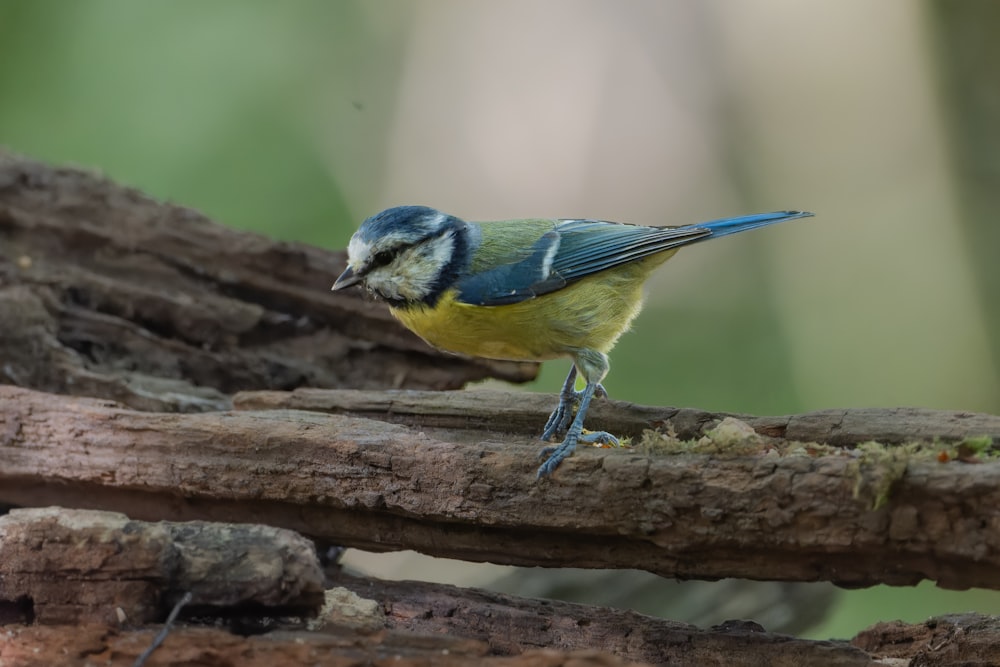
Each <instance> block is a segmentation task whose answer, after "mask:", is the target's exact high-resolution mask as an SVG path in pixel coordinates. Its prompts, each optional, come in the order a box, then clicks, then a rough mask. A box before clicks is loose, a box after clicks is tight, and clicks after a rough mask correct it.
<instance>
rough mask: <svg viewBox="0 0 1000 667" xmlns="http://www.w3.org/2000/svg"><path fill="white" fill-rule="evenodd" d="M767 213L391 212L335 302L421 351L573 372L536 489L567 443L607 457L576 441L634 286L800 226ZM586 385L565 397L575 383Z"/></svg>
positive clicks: (360, 249) (636, 293)
mask: <svg viewBox="0 0 1000 667" xmlns="http://www.w3.org/2000/svg"><path fill="white" fill-rule="evenodd" d="M811 215H812V213H806V212H804V211H777V212H774V213H761V214H757V215H748V216H742V217H738V218H723V219H721V220H713V221H711V222H703V223H699V224H695V225H686V226H683V227H644V226H640V225H630V224H623V223H618V222H607V221H604V220H554V219H527V220H502V221H497V222H466V221H465V220H461V219H459V218H456V217H455V216H453V215H448V214H447V213H442V212H441V211H438V210H436V209H433V208H428V207H426V206H397V207H394V208H390V209H386V210H384V211H382V212H381V213H376V214H375V215H373V216H372V217H370V218H368V219H367V220H365V221H364V222H363V223H362V224H361V227H360V228H359V229H358V231H357V232H355V233H354V236H352V237H351V241H350V243H349V245H348V247H347V269H346V270H345V271H344V272H343V273H342V274H341V275H340V277H339V278H337V281H336V282H335V283H334V285H333V289H334V290H340V289H344V288H346V287H350V286H352V285H357V284H362V285H364V287H366V288H367V289H368V291H369V292H371V293H373V294H375V295H376V296H378V297H381V298H382V299H384V300H385V301H386V302H388V304H389V308H390V310H391V312H392V314H393V315H394V316H395V317H396V318H397V319H399V321H400V322H402V323H403V324H404V325H405V326H406V327H407V328H408V329H410V330H411V331H413V332H414V333H415V334H417V335H418V336H420V337H421V338H423V339H424V340H425V341H427V342H428V343H430V344H431V345H432V346H434V347H436V348H439V349H441V350H446V351H449V352H456V353H461V354H467V355H471V356H475V357H486V358H490V359H509V360H515V361H545V360H547V359H555V358H558V357H569V358H570V359H571V360H572V361H573V365H572V366H571V367H570V370H569V375H567V376H566V381H565V382H564V383H563V386H562V391H561V392H560V394H559V405H558V406H557V407H556V409H555V410H554V411H553V412H552V415H551V416H550V417H549V419H548V422H546V424H545V428H544V430H543V431H542V436H541V438H542V440H545V441H550V440H552V439H553V438H556V437H560V436H562V437H563V440H562V443H561V444H559V445H557V446H553V447H545V448H543V449H542V450H541V453H540V454H539V458H540V459H544V462H543V463H542V464H541V466H540V467H539V468H538V477H546V476H548V475H551V474H552V472H553V471H554V470H555V469H556V467H558V465H559V464H560V463H561V462H562V460H563V459H565V458H566V457H567V456H569V455H570V454H572V453H573V450H574V449H576V446H577V444H578V443H581V442H583V443H592V444H610V445H617V444H618V439H617V438H615V436H613V435H611V434H610V433H606V432H603V431H597V432H588V433H584V431H583V421H584V419H585V417H586V415H587V408H588V407H589V406H590V402H591V400H592V399H593V398H594V396H598V395H602V396H607V392H605V391H604V387H603V386H602V385H601V381H602V380H604V377H605V375H607V373H608V356H607V354H608V352H609V351H610V350H611V348H612V347H614V345H615V343H616V342H617V341H618V338H619V337H620V336H621V335H622V334H623V333H624V332H625V331H627V330H628V328H629V326H630V324H631V322H632V320H633V319H634V318H635V316H636V315H638V314H639V310H640V309H641V307H642V285H643V283H644V282H645V281H646V279H647V278H648V277H649V275H650V273H651V272H652V271H653V269H655V268H656V267H657V266H659V265H660V264H662V263H663V262H665V261H667V260H668V259H670V257H672V256H673V254H674V253H675V252H677V249H678V248H680V247H681V246H684V245H688V244H690V243H697V242H699V241H707V240H709V239H716V238H720V237H723V236H727V235H729V234H735V233H736V232H742V231H746V230H748V229H755V228H757V227H764V226H766V225H771V224H774V223H776V222H782V221H784V220H794V219H796V218H804V217H808V216H811ZM578 372H579V374H580V375H581V376H582V377H583V380H584V382H585V383H586V384H585V386H584V388H583V390H582V391H577V390H576V376H577V373H578Z"/></svg>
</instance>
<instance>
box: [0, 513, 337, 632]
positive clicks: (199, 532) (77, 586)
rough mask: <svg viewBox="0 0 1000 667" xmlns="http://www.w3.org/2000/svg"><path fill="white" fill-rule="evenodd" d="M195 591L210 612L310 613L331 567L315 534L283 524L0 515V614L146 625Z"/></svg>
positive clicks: (198, 606)
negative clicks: (324, 565)
mask: <svg viewBox="0 0 1000 667" xmlns="http://www.w3.org/2000/svg"><path fill="white" fill-rule="evenodd" d="M186 592H190V593H191V594H192V600H191V603H190V605H189V610H200V612H201V613H209V611H212V612H214V613H237V612H238V611H239V609H241V608H254V609H255V610H256V612H255V613H258V614H261V615H263V614H271V615H288V614H294V615H303V614H311V613H315V612H317V611H318V610H319V608H320V605H321V604H322V602H323V571H322V569H321V568H320V565H319V561H318V559H317V557H316V550H315V548H314V547H313V544H312V542H310V541H309V540H306V539H305V538H303V537H301V536H299V535H296V534H295V533H293V532H291V531H288V530H283V529H280V528H271V527H268V526H257V525H234V524H218V523H206V522H190V523H180V524H179V523H165V522H164V523H145V522H142V521H132V520H130V519H129V518H128V517H126V516H125V515H124V514H119V513H115V512H95V511H91V510H72V509H63V508H33V509H15V510H11V512H10V513H9V514H7V515H5V516H0V620H5V621H6V622H12V621H14V620H19V621H21V622H38V623H43V624H56V623H66V624H72V623H117V622H118V621H119V620H125V621H127V622H128V623H129V624H143V623H149V622H154V621H158V620H162V619H163V618H164V616H165V615H166V611H167V610H169V608H170V607H172V606H173V605H174V604H175V603H176V602H177V600H178V599H180V597H181V596H182V595H184V593H186ZM3 610H6V613H3ZM5 616H6V617H7V618H4V617H5Z"/></svg>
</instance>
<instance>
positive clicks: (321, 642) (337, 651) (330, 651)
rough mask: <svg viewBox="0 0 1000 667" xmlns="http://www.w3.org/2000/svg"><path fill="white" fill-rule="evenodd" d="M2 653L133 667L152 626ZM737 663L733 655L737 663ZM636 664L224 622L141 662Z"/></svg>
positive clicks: (454, 641) (100, 630) (34, 643)
mask: <svg viewBox="0 0 1000 667" xmlns="http://www.w3.org/2000/svg"><path fill="white" fill-rule="evenodd" d="M3 630H4V634H5V635H6V636H4V637H2V638H0V661H3V664H11V665H17V667H76V666H77V665H80V664H85V663H84V662H83V660H84V659H86V660H87V662H86V664H94V665H97V664H100V665H108V666H109V667H131V665H132V664H133V661H134V660H135V659H136V657H138V656H139V654H141V653H142V651H143V650H145V648H146V647H147V646H149V643H150V642H151V641H152V640H153V636H154V635H155V634H156V630H155V629H141V630H124V629H110V628H107V627H104V626H94V625H90V626H84V627H79V628H78V627H65V626H32V627H7V628H4V629H3ZM735 664H739V663H735ZM170 665H189V666H191V667H226V666H229V665H239V666H240V667H274V666H275V665H310V666H311V667H363V666H367V665H376V666H383V665H384V666H389V665H391V666H392V667H476V666H480V665H481V666H482V667H629V666H631V667H639V665H640V663H635V662H631V661H629V660H626V659H622V658H618V657H615V656H612V655H609V654H607V653H603V652H599V651H593V650H586V651H558V650H537V651H531V652H526V653H524V654H522V655H517V656H493V655H490V654H489V647H488V646H487V645H486V644H484V643H482V642H477V641H474V640H469V639H458V638H454V637H430V636H414V635H405V634H398V633H391V632H378V633H374V634H372V633H361V632H358V631H355V630H350V629H347V630H341V631H339V632H338V631H336V630H330V631H327V632H321V633H320V632H305V631H283V632H273V633H269V634H266V635H260V636H254V637H241V636H238V635H234V634H230V633H228V632H226V631H224V630H219V629H214V628H200V627H178V628H175V629H173V630H172V631H171V633H170V635H169V636H168V637H167V639H166V641H165V642H164V643H163V645H162V646H160V647H159V648H158V649H157V650H156V651H155V652H154V653H153V654H152V655H151V656H150V658H149V660H148V661H147V662H146V663H145V666H146V667H166V666H170Z"/></svg>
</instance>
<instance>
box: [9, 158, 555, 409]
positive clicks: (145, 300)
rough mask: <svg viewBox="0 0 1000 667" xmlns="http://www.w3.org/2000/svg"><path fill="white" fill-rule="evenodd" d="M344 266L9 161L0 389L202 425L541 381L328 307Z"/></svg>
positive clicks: (360, 303) (381, 318)
mask: <svg viewBox="0 0 1000 667" xmlns="http://www.w3.org/2000/svg"><path fill="white" fill-rule="evenodd" d="M344 261H345V260H344V255H343V253H342V252H328V251H324V250H320V249H317V248H312V247H309V246H307V245H304V244H297V243H284V242H277V241H273V240H271V239H267V238H264V237H262V236H258V235H256V234H251V233H247V232H240V231H236V230H232V229H227V228H225V227H223V226H221V225H218V224H215V223H213V222H212V221H210V220H208V219H207V218H205V217H204V216H202V215H200V214H198V213H196V212H195V211H192V210H190V209H186V208H182V207H179V206H173V205H170V204H165V203H162V202H158V201H154V200H152V199H150V198H148V197H146V196H144V195H143V194H141V193H139V192H137V191H136V190H133V189H130V188H126V187H123V186H121V185H118V184H116V183H114V182H112V181H110V180H107V179H105V178H102V177H100V176H98V175H96V174H94V173H91V172H87V171H83V170H80V169H70V168H54V167H51V166H48V165H45V164H41V163H38V162H34V161H31V160H28V159H25V158H21V157H18V156H15V155H12V154H10V153H6V152H4V151H2V150H0V381H2V382H6V383H10V384H15V385H20V386H23V387H31V388H35V389H39V390H43V391H49V392H55V393H68V394H73V395H78V396H96V397H104V398H111V399H114V400H117V401H120V402H122V403H125V404H127V405H130V406H132V407H134V408H136V409H146V410H161V411H174V410H179V411H198V410H214V409H224V408H226V407H228V403H229V396H230V395H231V394H232V393H234V392H236V391H239V390H244V389H292V388H295V387H298V386H313V387H317V386H318V387H345V386H349V387H367V388H389V387H412V388H434V389H444V388H457V387H461V386H462V385H464V384H465V383H467V382H469V381H472V380H477V379H481V378H484V377H488V376H494V377H499V378H503V379H507V380H512V381H525V380H528V379H531V378H533V377H534V376H535V373H536V368H537V366H536V365H535V364H518V363H513V362H497V361H484V360H476V359H465V358H460V357H456V356H452V355H447V354H443V353H439V352H436V351H434V350H431V349H430V348H429V347H428V346H427V345H425V344H424V343H423V342H421V341H420V340H419V339H417V338H416V337H415V336H413V335H412V334H411V333H409V332H408V331H406V330H405V329H404V328H403V327H402V326H400V325H399V324H398V323H396V322H395V321H394V320H393V319H392V318H391V317H390V316H389V314H388V311H387V310H386V308H385V307H384V306H383V305H381V304H376V303H372V302H369V301H366V300H364V299H362V298H361V297H360V295H359V294H357V293H353V294H344V293H338V294H333V293H331V292H330V286H331V285H332V284H333V281H334V279H335V278H336V277H337V275H338V273H339V272H340V271H341V270H342V269H343V267H344Z"/></svg>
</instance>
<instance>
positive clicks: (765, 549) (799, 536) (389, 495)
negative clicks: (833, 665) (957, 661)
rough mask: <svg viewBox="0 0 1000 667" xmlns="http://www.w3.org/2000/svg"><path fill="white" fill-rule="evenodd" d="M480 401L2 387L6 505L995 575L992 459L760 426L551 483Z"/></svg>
mask: <svg viewBox="0 0 1000 667" xmlns="http://www.w3.org/2000/svg"><path fill="white" fill-rule="evenodd" d="M452 396H455V397H456V399H455V400H465V399H464V398H462V399H459V398H458V397H460V396H466V395H465V394H454V395H452ZM468 396H474V397H475V398H477V399H479V401H478V402H476V403H475V405H474V407H473V410H474V412H470V413H469V414H468V417H467V420H466V424H467V426H470V427H476V430H474V431H468V430H449V429H442V428H437V427H427V428H407V427H404V426H401V425H396V424H389V423H386V422H384V421H377V420H374V419H369V418H362V417H355V416H351V415H327V414H321V413H318V412H306V411H299V410H267V411H246V412H241V411H237V412H225V413H206V414H190V415H184V414H158V413H141V412H136V411H133V410H129V409H126V408H123V407H121V406H117V405H114V404H111V403H109V402H107V401H100V400H93V399H74V398H67V397H59V396H53V395H49V394H41V393H38V392H33V391H29V390H24V389H18V388H13V387H0V502H6V503H11V504H17V505H35V506H37V505H51V504H60V505H65V506H72V507H90V508H102V509H115V510H122V511H127V512H128V513H129V515H130V516H133V517H135V518H139V519H148V520H153V519H171V520H185V519H212V520H225V521H253V522H264V523H268V524H270V525H275V526H282V527H286V528H291V529H293V530H296V531H299V532H301V533H304V534H307V535H311V536H317V537H323V538H325V539H327V540H330V541H332V542H334V543H337V544H343V545H345V546H354V547H359V548H362V549H370V550H395V549H415V550H418V551H422V552H424V553H428V554H432V555H438V556H447V557H453V558H461V559H466V560H480V561H492V562H498V563H509V564H519V565H544V566H572V567H607V568H642V569H645V570H648V571H650V572H655V573H658V574H661V575H664V576H676V577H680V578H705V579H714V578H721V577H742V578H749V579H775V580H782V581H816V580H827V581H832V582H835V583H840V584H846V585H852V586H864V585H872V584H876V583H889V584H895V585H909V584H914V583H916V582H918V581H920V580H921V579H931V580H934V581H936V582H937V583H938V584H939V585H941V586H944V587H949V588H966V587H971V586H980V587H986V588H1000V531H998V530H997V527H998V526H1000V462H997V461H994V460H986V462H984V463H981V464H978V465H976V464H969V463H961V462H957V461H954V460H953V461H951V462H950V463H947V464H942V463H938V462H937V460H936V459H935V458H927V457H923V458H920V457H915V458H910V454H909V450H907V449H906V448H892V447H888V448H883V450H884V451H881V453H880V452H878V451H869V450H859V451H857V452H851V451H848V450H840V449H834V450H833V451H829V450H816V451H812V450H810V449H806V448H802V447H799V448H788V449H781V448H780V447H779V445H780V443H781V441H780V440H778V439H773V438H763V437H762V436H759V435H755V436H753V438H748V439H747V440H746V441H745V442H737V443H735V444H730V445H726V446H723V445H719V446H718V447H714V448H711V447H709V448H707V449H704V450H697V449H696V450H694V451H695V453H691V452H690V451H689V450H686V449H685V446H681V447H680V448H679V449H675V450H671V449H669V448H668V449H663V450H658V449H655V448H653V449H649V450H643V449H639V448H637V449H632V450H617V451H615V450H596V449H593V448H583V449H581V450H580V451H578V452H577V453H576V454H575V455H574V456H573V457H571V458H570V459H569V460H567V461H566V462H565V463H564V464H563V465H562V466H561V467H560V468H559V470H558V471H557V473H556V474H555V475H554V477H553V478H552V479H550V480H543V481H541V482H539V481H537V480H536V479H535V467H536V462H535V455H536V452H537V449H538V443H537V441H535V440H533V439H531V438H530V437H527V436H524V435H523V434H516V433H510V432H499V431H487V430H485V429H482V428H481V426H482V424H481V421H482V420H481V418H480V415H482V414H484V413H488V412H490V411H495V410H498V409H500V408H498V407H497V406H499V405H502V403H501V402H500V400H501V399H500V396H499V395H497V394H493V395H490V394H487V393H485V392H484V393H477V394H472V393H470V394H468ZM508 400H510V401H511V402H512V403H516V402H517V401H519V400H525V401H530V402H536V401H537V397H531V396H529V397H524V398H519V399H513V398H510V399H508ZM533 409H534V410H535V411H536V412H538V411H539V410H541V411H542V412H544V409H543V408H540V407H534V408H533ZM647 410H648V409H647ZM888 414H889V415H890V416H886V417H884V419H885V420H888V421H891V415H892V414H894V413H893V411H890V412H889V413H888ZM897 414H902V415H903V417H904V419H905V415H906V414H907V413H905V412H904V413H897ZM783 419H784V420H785V423H787V424H792V423H795V422H796V421H797V420H795V419H793V418H783ZM942 419H943V421H942V423H943V424H944V425H945V430H947V431H948V433H951V430H950V429H951V428H952V427H951V426H950V424H951V422H952V420H958V421H959V422H961V421H962V420H966V421H967V422H968V423H970V424H974V425H975V426H974V428H975V431H974V432H973V433H969V434H968V435H981V434H982V433H983V432H984V430H985V432H986V433H987V434H992V435H996V434H997V433H998V429H997V428H996V427H995V425H996V424H997V423H1000V419H997V418H995V417H988V416H982V415H980V416H965V417H959V416H955V415H952V418H948V417H947V416H946V415H942ZM806 421H809V420H806ZM840 421H841V423H852V422H854V421H855V420H854V419H853V418H852V417H851V416H850V411H847V412H846V414H845V415H843V416H842V418H841V420H840ZM888 421H887V423H888ZM931 421H933V420H928V419H924V420H922V421H921V422H920V423H921V424H922V425H921V426H920V428H921V429H925V430H924V431H922V432H923V433H924V434H925V435H931V433H930V431H928V430H926V429H928V428H929V427H928V426H927V424H928V423H930V422H931ZM706 423H711V422H710V421H709V422H706ZM661 426H663V428H664V429H667V430H669V429H670V428H672V427H673V422H672V420H671V419H670V418H669V417H668V418H667V419H665V420H664V421H663V422H662V424H661ZM885 428H886V429H887V431H895V432H900V433H903V432H908V427H907V426H905V425H904V424H897V425H895V426H887V427H885ZM709 440H710V441H711V438H709ZM699 451H701V452H704V453H697V452H699Z"/></svg>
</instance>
